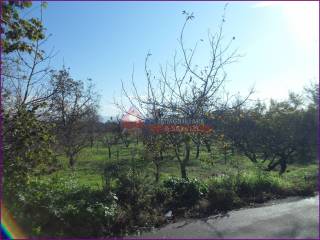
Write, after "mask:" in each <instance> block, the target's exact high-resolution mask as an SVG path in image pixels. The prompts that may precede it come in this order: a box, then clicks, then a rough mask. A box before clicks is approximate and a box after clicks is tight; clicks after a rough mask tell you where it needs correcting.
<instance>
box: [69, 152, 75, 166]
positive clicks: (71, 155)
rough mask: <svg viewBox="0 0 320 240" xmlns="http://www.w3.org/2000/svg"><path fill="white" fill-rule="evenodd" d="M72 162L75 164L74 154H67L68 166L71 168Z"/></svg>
mask: <svg viewBox="0 0 320 240" xmlns="http://www.w3.org/2000/svg"><path fill="white" fill-rule="evenodd" d="M74 164H75V159H74V154H70V155H69V166H70V167H71V168H73V167H74Z"/></svg>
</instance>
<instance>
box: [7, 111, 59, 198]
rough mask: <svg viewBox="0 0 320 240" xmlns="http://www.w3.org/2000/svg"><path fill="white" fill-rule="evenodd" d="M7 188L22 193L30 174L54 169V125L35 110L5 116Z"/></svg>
mask: <svg viewBox="0 0 320 240" xmlns="http://www.w3.org/2000/svg"><path fill="white" fill-rule="evenodd" d="M3 127H4V134H3V143H4V189H5V192H6V191H8V193H10V192H11V193H12V192H14V191H18V190H19V189H20V188H22V187H23V185H24V184H25V183H26V181H27V177H28V175H30V174H32V172H34V170H35V169H36V168H37V167H38V166H39V165H40V164H45V165H46V166H50V165H51V166H52V164H54V162H55V161H54V160H55V159H54V155H53V152H52V148H51V147H52V144H53V142H54V138H53V136H52V135H51V132H50V131H51V128H52V126H51V125H50V124H48V123H46V122H42V121H41V120H39V119H37V117H36V114H35V112H34V111H31V110H27V109H25V108H23V107H21V108H20V109H19V110H18V111H17V112H16V113H8V112H5V113H4V124H3Z"/></svg>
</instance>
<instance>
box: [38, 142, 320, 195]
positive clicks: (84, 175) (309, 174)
mask: <svg viewBox="0 0 320 240" xmlns="http://www.w3.org/2000/svg"><path fill="white" fill-rule="evenodd" d="M133 149H135V150H136V151H137V154H136V155H135V157H134V165H135V167H136V168H137V169H139V168H140V169H141V168H143V169H144V172H145V173H148V174H149V175H150V176H153V175H154V172H155V170H154V168H155V167H154V165H153V163H152V161H150V160H148V159H144V158H143V152H142V149H143V146H142V144H138V145H136V144H131V145H130V146H129V147H126V146H125V145H118V146H113V147H112V151H111V152H112V157H111V159H109V157H108V148H107V147H104V146H101V145H99V144H96V145H95V146H93V147H92V148H90V147H87V148H85V149H83V150H82V151H81V153H80V154H79V156H78V158H77V162H76V165H75V167H74V168H73V169H71V168H69V167H68V160H67V158H66V157H65V156H60V157H59V163H60V165H61V169H60V170H58V171H56V172H54V173H52V174H50V175H46V176H43V178H50V177H53V176H57V177H65V176H69V175H70V174H72V175H74V177H75V178H76V179H77V180H78V181H79V183H80V184H81V185H85V186H88V187H90V188H93V189H99V188H100V189H101V188H102V187H103V183H104V180H103V171H104V168H105V166H106V165H107V164H109V163H115V162H120V161H121V162H122V163H124V164H127V165H130V164H132V157H131V154H130V152H131V151H132V150H133ZM117 150H118V151H119V155H118V156H117ZM212 152H213V154H210V153H208V152H207V151H206V150H205V149H204V148H203V149H201V151H200V155H199V158H198V159H196V158H195V155H196V153H195V148H193V151H192V152H191V158H190V162H189V164H188V167H187V171H188V177H189V178H197V179H201V180H206V179H209V178H211V177H216V176H220V175H230V174H231V175H232V174H236V173H239V172H240V173H241V174H245V173H250V172H252V171H256V170H257V167H256V165H254V164H253V163H252V162H251V161H250V160H249V159H248V158H246V157H245V156H241V155H238V154H235V155H232V154H228V156H227V161H226V162H225V159H224V156H223V155H222V154H221V153H220V154H219V153H218V150H217V149H213V151H212ZM160 169H161V173H160V180H163V179H166V178H168V177H170V176H175V177H180V168H179V163H178V161H177V160H176V159H174V158H172V157H171V159H168V158H167V159H165V161H164V162H163V163H162V165H161V168H160ZM317 173H318V165H317V164H316V163H313V164H309V165H297V164H293V165H292V164H289V165H288V168H287V171H286V173H285V174H283V175H282V176H281V179H283V180H284V181H285V182H288V183H290V184H298V183H301V182H305V181H310V179H311V180H312V181H315V179H316V176H317ZM271 174H272V175H275V176H278V173H277V172H276V171H274V172H272V173H271Z"/></svg>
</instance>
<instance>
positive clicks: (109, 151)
mask: <svg viewBox="0 0 320 240" xmlns="http://www.w3.org/2000/svg"><path fill="white" fill-rule="evenodd" d="M108 155H109V160H110V159H111V146H110V145H108Z"/></svg>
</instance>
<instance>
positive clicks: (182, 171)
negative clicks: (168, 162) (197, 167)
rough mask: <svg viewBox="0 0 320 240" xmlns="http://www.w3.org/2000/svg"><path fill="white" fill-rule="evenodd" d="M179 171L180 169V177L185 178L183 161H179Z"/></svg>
mask: <svg viewBox="0 0 320 240" xmlns="http://www.w3.org/2000/svg"><path fill="white" fill-rule="evenodd" d="M180 171H181V177H182V178H184V179H187V170H186V164H185V163H184V161H182V162H180Z"/></svg>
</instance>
